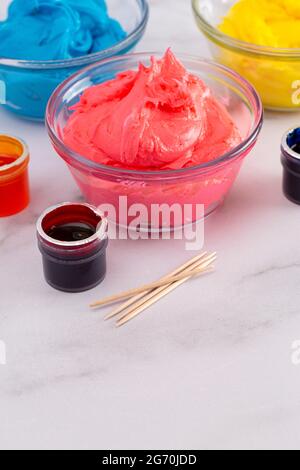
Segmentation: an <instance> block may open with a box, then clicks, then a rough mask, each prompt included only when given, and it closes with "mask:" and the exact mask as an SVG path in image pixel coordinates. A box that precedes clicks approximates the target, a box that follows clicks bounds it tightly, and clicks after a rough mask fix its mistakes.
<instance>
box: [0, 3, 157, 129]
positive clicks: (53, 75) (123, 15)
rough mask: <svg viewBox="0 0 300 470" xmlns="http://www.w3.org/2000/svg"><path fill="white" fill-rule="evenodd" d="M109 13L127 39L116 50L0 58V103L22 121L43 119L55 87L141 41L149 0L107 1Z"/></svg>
mask: <svg viewBox="0 0 300 470" xmlns="http://www.w3.org/2000/svg"><path fill="white" fill-rule="evenodd" d="M106 3H107V7H108V11H109V14H110V16H111V17H112V18H114V19H116V20H118V21H119V22H120V24H121V25H122V27H123V28H124V30H125V31H126V32H127V37H126V38H125V39H124V40H123V41H121V42H119V43H116V44H115V45H114V46H113V47H110V48H108V49H105V50H103V51H99V52H97V53H94V54H89V55H85V56H83V57H77V58H74V59H67V60H54V61H45V62H41V61H24V60H13V59H4V58H1V57H0V104H2V105H3V106H4V107H5V108H6V109H8V110H9V111H12V112H13V113H15V114H17V115H19V116H20V117H22V118H27V119H31V120H38V121H41V120H44V118H45V110H46V106H47V102H48V100H49V98H50V96H51V94H52V93H53V91H54V90H55V88H56V87H57V86H58V85H59V84H60V83H61V82H62V81H63V80H65V79H66V78H67V77H69V76H70V75H73V74H74V73H75V72H76V71H78V70H80V69H82V68H83V67H85V66H87V65H89V64H93V63H95V62H98V61H99V60H102V59H105V58H107V57H112V56H114V55H119V54H126V53H127V52H129V51H130V50H132V49H133V48H134V47H135V46H136V44H137V43H138V42H139V41H140V39H141V38H142V36H143V34H144V32H145V29H146V26H147V22H148V18H149V6H148V2H147V0H122V1H121V2H120V1H119V0H106Z"/></svg>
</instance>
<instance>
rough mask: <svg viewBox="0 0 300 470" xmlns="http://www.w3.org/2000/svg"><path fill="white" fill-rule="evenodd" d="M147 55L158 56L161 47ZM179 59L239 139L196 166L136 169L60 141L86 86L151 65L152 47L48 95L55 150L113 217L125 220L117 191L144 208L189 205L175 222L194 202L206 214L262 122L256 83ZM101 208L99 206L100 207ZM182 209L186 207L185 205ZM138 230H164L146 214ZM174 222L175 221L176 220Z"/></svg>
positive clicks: (109, 63)
mask: <svg viewBox="0 0 300 470" xmlns="http://www.w3.org/2000/svg"><path fill="white" fill-rule="evenodd" d="M151 55H155V56H159V57H161V56H162V55H163V53H161V52H157V53H152V54H151ZM178 58H179V60H181V62H182V63H183V64H184V66H185V67H186V68H187V70H189V71H190V72H191V73H193V74H195V75H197V76H198V77H200V78H201V79H203V80H204V81H205V83H206V84H207V85H208V86H209V87H210V88H211V90H213V92H214V95H215V97H216V98H217V99H218V100H219V101H220V102H222V103H223V105H224V106H225V107H226V109H227V110H228V112H229V114H230V115H231V117H232V119H233V120H234V122H235V123H236V125H237V127H238V128H239V130H240V133H241V135H242V138H243V141H242V143H241V144H240V145H239V146H237V147H236V148H234V149H232V150H231V151H230V152H228V153H226V154H225V155H220V156H219V158H218V159H216V160H214V161H211V162H208V163H205V164H201V165H198V166H195V167H190V168H186V169H179V170H165V171H135V170H128V169H120V168H115V167H110V166H105V165H101V164H97V163H95V162H94V161H91V160H89V158H88V155H79V154H77V153H76V152H74V151H72V150H71V149H70V148H68V147H67V146H66V145H65V144H64V141H63V131H64V127H65V125H66V123H67V121H68V119H69V117H70V116H71V114H72V111H71V108H72V106H74V105H75V104H76V103H77V102H78V101H79V98H80V96H81V94H82V93H83V91H84V90H86V89H87V88H89V87H90V86H92V85H96V84H99V83H103V82H104V81H106V80H108V79H112V78H113V77H115V76H116V75H117V74H119V73H121V72H124V71H126V70H129V69H132V70H136V69H137V68H138V65H139V63H140V62H142V63H143V64H145V65H147V66H149V65H150V53H139V54H129V55H127V56H122V57H115V58H113V59H109V60H105V61H102V62H99V63H98V64H95V65H93V66H90V67H88V68H86V69H85V70H83V71H81V72H79V73H77V74H75V75H74V76H73V77H71V78H69V79H68V80H66V81H65V82H64V83H63V84H61V85H60V86H59V87H58V88H57V89H56V91H55V92H54V94H53V95H52V97H51V98H50V100H49V103H48V108H47V113H46V125H47V128H48V132H49V136H50V139H51V142H52V144H53V146H54V148H55V150H56V152H57V153H58V154H59V155H60V156H61V157H62V158H63V160H64V161H65V162H66V163H67V165H68V167H69V169H70V171H71V173H72V175H73V177H74V178H75V180H76V182H77V184H78V186H79V188H80V189H81V191H82V193H83V195H84V197H85V198H86V200H87V201H88V202H89V203H91V204H93V205H96V206H99V205H103V204H110V205H112V206H113V207H114V208H115V210H116V215H115V216H114V217H110V216H109V214H108V217H109V218H110V219H112V218H114V219H115V220H114V222H117V223H119V225H124V226H126V225H127V226H128V222H129V220H130V216H129V215H128V214H127V215H128V217H127V218H125V219H126V220H124V217H123V220H122V222H120V219H119V217H118V215H119V214H120V213H121V211H120V204H123V202H124V200H123V202H120V201H121V200H120V196H125V197H126V198H127V199H126V204H127V206H128V208H130V207H132V206H133V205H135V204H142V205H143V207H145V208H146V210H147V214H150V213H151V209H152V207H154V205H155V204H156V205H161V204H168V205H169V206H172V205H173V204H177V205H179V206H180V207H184V205H188V204H189V205H191V207H192V210H191V213H190V214H188V215H185V216H184V217H183V218H182V220H181V221H180V224H179V225H181V226H182V225H187V224H190V223H192V222H195V221H196V220H197V217H198V215H197V205H203V208H204V213H205V215H207V214H209V213H211V212H212V211H213V210H214V209H215V208H216V207H217V206H218V205H219V204H221V203H222V201H223V200H224V198H225V196H226V195H227V193H228V191H229V190H230V188H231V186H232V184H233V182H234V181H235V179H236V177H237V175H238V172H239V170H240V167H241V164H242V162H243V160H244V158H245V157H246V156H247V155H248V153H249V152H250V150H251V149H252V148H253V146H254V145H255V143H256V140H257V137H258V135H259V132H260V130H261V126H262V122H263V110H262V104H261V101H260V98H259V96H258V94H257V92H256V91H255V89H254V88H253V87H252V85H250V84H249V83H248V82H247V81H246V80H244V79H243V78H242V77H240V76H239V75H237V74H236V73H235V72H233V71H231V70H229V69H227V68H226V67H223V66H222V65H218V64H215V63H212V62H209V61H206V60H200V59H199V58H195V57H190V56H185V55H180V54H178ZM102 210H103V209H102ZM183 212H184V211H183ZM141 225H142V226H141V227H140V230H144V231H146V230H147V231H161V232H162V231H164V229H169V227H164V226H163V224H162V223H161V221H160V222H158V221H153V220H151V221H149V218H147V217H146V216H145V220H143V223H142V224H141ZM179 225H178V224H176V227H178V226H179Z"/></svg>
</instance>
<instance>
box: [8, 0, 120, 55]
mask: <svg viewBox="0 0 300 470" xmlns="http://www.w3.org/2000/svg"><path fill="white" fill-rule="evenodd" d="M125 37H126V33H125V32H124V30H123V29H122V27H121V25H120V24H119V22H118V21H116V20H114V19H112V18H110V17H109V15H108V11H107V6H106V3H105V1H104V0H13V2H12V3H11V4H10V7H9V11H8V17H7V19H6V20H5V21H2V22H0V57H4V58H11V59H20V60H21V59H23V60H41V61H47V60H59V59H70V58H75V57H80V56H84V55H87V54H91V53H94V52H98V51H101V50H104V49H107V48H109V47H111V46H113V45H114V44H116V43H117V42H119V41H121V40H123V39H124V38H125Z"/></svg>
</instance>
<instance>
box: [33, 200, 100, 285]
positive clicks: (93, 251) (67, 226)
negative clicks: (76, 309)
mask: <svg viewBox="0 0 300 470" xmlns="http://www.w3.org/2000/svg"><path fill="white" fill-rule="evenodd" d="M106 228H107V221H106V219H105V218H103V217H102V215H101V214H100V213H99V212H97V210H96V208H93V207H91V206H89V205H87V204H62V205H60V206H57V207H55V208H52V209H49V210H48V211H46V213H45V214H44V215H43V216H42V217H41V218H40V220H39V222H38V226H37V229H38V241H39V248H40V251H41V253H42V256H43V267H44V275H45V279H46V281H47V282H48V284H50V285H51V286H52V287H54V288H55V289H58V290H62V291H65V292H83V291H86V290H89V289H92V288H93V287H95V286H97V285H98V284H99V283H100V282H101V281H102V280H103V279H104V278H105V275H106V248H107V244H108V240H107V236H106Z"/></svg>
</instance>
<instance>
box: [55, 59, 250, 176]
mask: <svg viewBox="0 0 300 470" xmlns="http://www.w3.org/2000/svg"><path fill="white" fill-rule="evenodd" d="M73 109H74V113H73V114H72V116H71V117H70V119H69V121H68V123H67V125H66V127H65V129H64V141H65V143H66V144H67V145H68V146H69V147H70V148H72V149H73V150H75V151H76V152H77V153H79V154H81V155H83V156H85V157H87V158H89V159H91V160H94V161H96V162H98V163H102V164H104V165H109V166H115V167H121V168H132V169H139V170H164V169H165V170H167V169H180V168H187V167H191V166H195V165H199V164H201V163H204V162H208V161H211V160H214V159H216V158H218V157H220V156H222V155H224V154H225V153H226V152H228V151H229V150H230V149H232V148H233V147H236V146H237V145H238V144H239V143H240V142H241V140H242V139H241V136H240V133H239V131H238V129H237V127H236V125H235V124H234V122H233V120H232V118H231V117H230V115H229V113H228V112H227V110H226V109H225V107H224V106H223V105H222V104H221V103H219V102H218V101H217V99H216V98H215V97H214V96H213V94H212V92H211V90H210V89H209V88H208V87H207V86H206V85H205V83H204V82H203V81H202V80H200V78H198V77H196V76H195V75H192V74H191V73H189V72H188V71H187V70H186V69H185V67H184V66H183V65H182V64H181V63H180V62H179V61H178V60H177V59H176V57H175V56H174V55H173V53H172V52H171V50H168V51H167V52H166V54H165V56H164V57H163V58H162V59H161V60H158V59H156V58H155V57H152V58H151V65H150V66H149V67H145V66H144V65H142V64H140V66H139V69H138V71H127V72H124V73H121V74H119V75H118V76H117V77H116V78H115V79H114V80H111V81H107V82H105V83H103V84H100V85H97V86H93V87H91V88H88V89H87V90H86V91H85V92H84V93H83V95H82V96H81V99H80V102H79V103H78V104H77V105H76V106H75V107H74V108H73Z"/></svg>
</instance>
